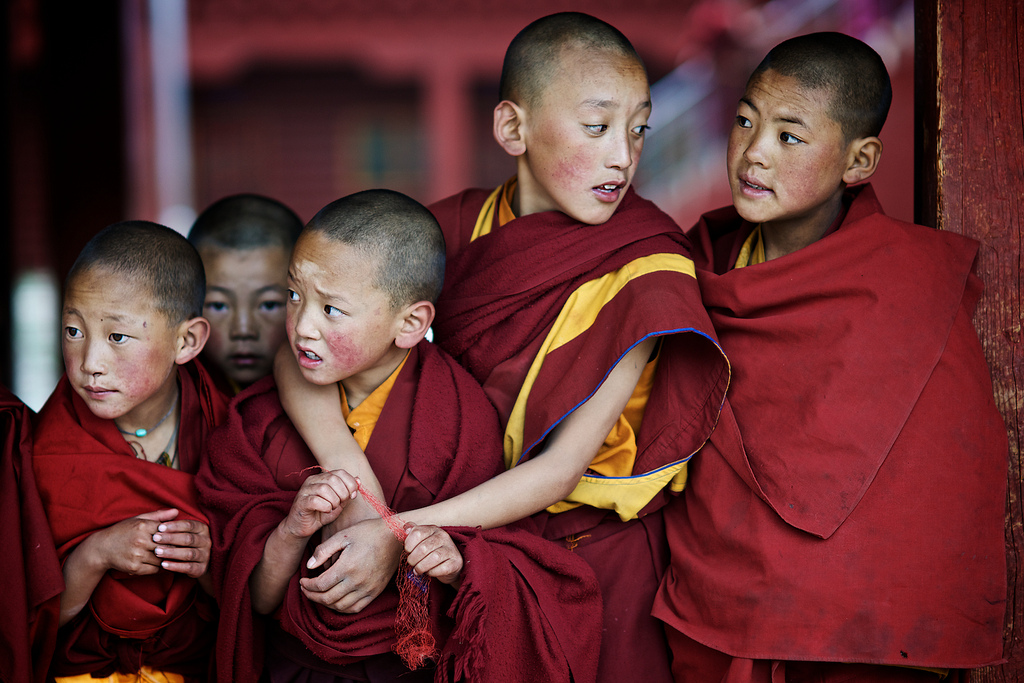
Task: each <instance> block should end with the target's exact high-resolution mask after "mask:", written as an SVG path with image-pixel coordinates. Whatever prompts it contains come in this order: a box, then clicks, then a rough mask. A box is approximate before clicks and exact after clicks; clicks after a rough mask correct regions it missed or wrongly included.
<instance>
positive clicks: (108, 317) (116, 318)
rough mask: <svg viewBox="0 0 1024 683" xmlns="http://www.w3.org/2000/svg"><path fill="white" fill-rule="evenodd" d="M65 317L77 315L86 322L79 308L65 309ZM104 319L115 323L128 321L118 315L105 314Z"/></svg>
mask: <svg viewBox="0 0 1024 683" xmlns="http://www.w3.org/2000/svg"><path fill="white" fill-rule="evenodd" d="M64 315H77V316H78V317H79V318H81V319H82V320H85V316H84V315H82V312H81V311H80V310H78V309H77V308H65V309H64ZM103 318H104V319H106V320H113V321H114V322H115V323H123V322H126V321H127V318H125V317H124V316H121V315H118V314H116V313H104V314H103Z"/></svg>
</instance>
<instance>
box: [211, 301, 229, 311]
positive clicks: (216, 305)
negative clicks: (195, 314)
mask: <svg viewBox="0 0 1024 683" xmlns="http://www.w3.org/2000/svg"><path fill="white" fill-rule="evenodd" d="M206 310H208V311H212V312H214V313H222V312H224V311H226V310H228V305H227V304H226V303H225V302H223V301H207V302H206Z"/></svg>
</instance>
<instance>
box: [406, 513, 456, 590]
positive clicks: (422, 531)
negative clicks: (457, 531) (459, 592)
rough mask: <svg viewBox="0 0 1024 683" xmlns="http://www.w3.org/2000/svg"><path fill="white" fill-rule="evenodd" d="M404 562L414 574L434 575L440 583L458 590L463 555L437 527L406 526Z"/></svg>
mask: <svg viewBox="0 0 1024 683" xmlns="http://www.w3.org/2000/svg"><path fill="white" fill-rule="evenodd" d="M405 530H406V533H407V534H408V535H407V536H406V537H405V552H407V553H409V557H408V558H407V561H408V562H409V566H410V567H412V570H413V572H415V573H416V574H426V575H427V576H433V577H434V578H435V579H437V580H438V581H440V582H441V583H446V584H448V585H450V586H455V587H456V588H457V587H458V584H459V575H460V574H461V573H462V553H460V552H459V549H458V548H456V547H455V542H454V541H453V540H452V537H451V536H449V535H448V533H447V532H446V531H445V530H444V529H442V528H440V527H436V526H416V525H414V524H407V525H406V526H405Z"/></svg>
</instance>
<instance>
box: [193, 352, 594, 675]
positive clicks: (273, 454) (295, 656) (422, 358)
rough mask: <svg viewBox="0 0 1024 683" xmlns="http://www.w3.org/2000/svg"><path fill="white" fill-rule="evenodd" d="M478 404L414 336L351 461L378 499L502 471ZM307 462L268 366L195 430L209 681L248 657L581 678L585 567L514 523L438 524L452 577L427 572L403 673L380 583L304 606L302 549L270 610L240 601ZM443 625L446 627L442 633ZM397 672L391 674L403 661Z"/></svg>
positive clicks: (492, 427)
mask: <svg viewBox="0 0 1024 683" xmlns="http://www.w3.org/2000/svg"><path fill="white" fill-rule="evenodd" d="M499 444H500V437H499V432H498V423H497V418H496V416H495V414H494V409H493V407H492V406H491V405H490V404H489V403H488V401H487V398H486V397H485V396H484V395H483V392H481V390H480V387H479V385H477V384H476V382H474V381H473V379H472V378H471V377H470V376H469V375H468V373H466V372H465V370H463V369H462V368H461V367H459V365H458V364H457V363H455V361H453V360H452V359H451V358H450V357H448V356H447V355H446V354H443V353H442V352H440V351H439V350H438V349H437V348H436V347H434V346H432V345H431V344H429V343H427V342H422V343H420V344H419V345H418V346H417V347H415V348H414V349H412V350H411V352H410V355H409V357H408V359H407V360H406V362H405V365H404V366H403V368H402V369H401V371H400V372H399V374H398V376H397V378H396V379H395V384H394V386H393V388H392V389H391V393H390V394H389V396H388V399H387V402H386V403H385V405H384V408H383V410H382V411H381V414H380V417H379V419H378V421H377V425H376V427H375V428H374V431H373V435H372V436H371V438H370V441H369V443H368V444H367V448H366V457H367V459H368V460H369V462H370V465H371V466H372V467H373V470H374V472H375V474H376V475H377V478H378V480H379V481H380V484H381V487H382V489H383V491H384V495H385V499H386V500H385V502H386V503H387V504H388V506H389V507H391V509H393V510H397V511H399V512H401V511H402V510H411V509H416V508H420V507H423V506H426V505H430V504H431V503H434V502H436V501H439V500H443V499H445V498H449V497H451V496H453V495H456V494H458V493H460V492H462V491H465V490H468V489H470V488H472V487H474V486H476V485H478V484H480V483H482V482H484V481H486V480H487V479H489V478H491V477H493V476H494V475H495V474H497V473H498V472H499V471H500V470H501V455H500V450H499V448H500V446H499ZM317 470H318V468H317V467H316V461H315V459H314V458H313V456H312V454H311V453H310V452H309V450H308V449H307V448H306V446H305V444H304V443H303V442H302V440H301V438H300V437H299V435H298V433H297V432H296V431H295V428H294V427H293V426H292V424H291V422H290V421H289V420H288V418H287V416H286V415H285V413H284V410H283V408H282V407H281V404H280V401H279V399H278V396H277V389H276V387H275V386H274V384H273V382H272V380H271V379H270V378H268V379H265V380H262V381H260V382H258V383H257V384H255V385H253V386H252V387H250V388H249V389H247V390H245V391H243V392H242V393H241V394H239V396H238V398H237V399H236V401H235V402H234V403H233V404H232V410H231V412H230V414H229V416H228V420H227V423H226V424H225V426H224V427H223V428H222V429H220V430H218V431H217V432H216V433H215V434H214V436H213V438H212V439H211V440H210V443H209V446H208V458H207V461H206V462H204V465H203V469H202V470H201V472H200V475H199V479H198V486H199V491H200V496H201V499H202V502H203V506H204V508H205V509H206V510H207V512H208V513H209V514H210V517H211V520H212V521H213V525H212V527H213V529H214V531H215V534H214V548H213V558H212V560H211V568H212V572H213V578H214V583H215V586H216V589H217V591H218V594H219V598H220V605H221V624H220V640H219V642H218V651H217V666H218V678H219V680H221V681H237V680H255V679H256V677H257V676H258V673H259V671H260V669H261V668H262V666H263V660H264V655H265V652H264V650H265V648H266V649H269V650H270V651H271V653H272V654H268V655H266V656H267V667H268V668H269V667H271V666H273V667H274V668H275V670H279V671H284V670H290V671H293V672H294V671H295V670H296V669H298V668H302V667H305V668H308V669H310V670H314V671H322V672H331V673H333V674H335V675H337V676H339V677H347V678H354V679H360V678H363V679H364V680H365V679H368V680H391V679H392V677H393V676H396V675H399V674H402V676H403V678H402V680H422V679H423V677H424V676H425V677H426V679H427V680H430V679H431V678H436V680H452V677H454V676H465V677H467V680H486V681H523V680H569V677H570V676H572V678H573V680H576V681H588V680H593V678H594V669H595V664H594V662H593V661H592V657H591V656H590V655H591V653H592V652H593V651H594V650H596V648H597V647H598V643H599V642H600V613H601V603H600V594H599V592H598V588H597V584H596V581H595V579H594V577H593V574H592V572H591V571H590V569H589V567H587V566H586V564H585V563H583V562H581V561H579V560H578V559H577V558H575V557H573V556H572V554H571V553H568V552H566V551H564V550H562V549H560V548H559V547H558V546H556V545H554V544H551V543H549V542H547V541H545V540H543V539H542V538H540V537H539V535H537V534H536V533H531V532H530V531H528V530H527V527H526V526H525V525H524V526H523V527H522V528H517V529H512V528H509V527H506V528H502V529H494V530H490V531H483V532H481V531H479V530H473V529H450V530H449V532H450V533H451V534H452V536H453V538H454V539H455V540H456V542H457V543H458V544H459V547H460V549H461V551H462V553H463V557H464V561H465V569H464V573H463V584H462V586H461V588H460V590H459V591H458V593H457V594H456V595H454V599H453V597H452V595H451V594H452V592H453V591H452V590H451V589H449V588H447V587H444V586H442V585H441V584H440V583H439V582H436V581H430V582H429V585H430V589H429V591H430V592H429V603H428V604H429V609H430V616H431V622H432V630H433V632H434V635H435V638H436V639H437V642H438V643H439V645H440V647H441V654H440V662H439V663H438V666H437V668H436V670H433V671H432V670H430V669H427V670H425V671H424V670H419V671H418V672H417V674H418V675H419V676H418V677H417V674H410V673H409V672H408V670H405V669H404V668H403V667H401V665H400V663H399V662H398V661H397V659H396V657H395V655H393V654H390V653H391V652H392V649H393V647H394V645H395V610H396V608H397V605H398V593H397V589H396V588H395V586H394V584H392V585H391V586H389V587H388V588H387V589H386V590H385V591H384V592H383V593H381V594H380V595H379V596H378V597H377V598H376V599H375V600H374V601H373V602H372V603H371V604H370V605H369V606H368V607H367V608H365V609H364V610H363V611H361V612H360V613H358V614H354V615H350V614H340V613H337V612H334V611H332V610H330V609H327V608H324V607H322V606H319V605H316V604H315V603H313V602H311V601H309V600H308V599H307V598H305V597H304V596H303V595H302V593H301V591H300V589H299V583H298V582H299V579H300V578H301V577H302V576H311V575H313V572H315V571H318V570H313V571H310V570H308V569H306V567H305V560H306V559H308V557H309V556H310V555H311V553H312V551H313V549H315V547H316V545H317V543H318V542H319V537H318V536H314V537H313V538H312V539H311V541H310V543H309V545H308V547H307V554H306V556H305V558H304V560H303V562H302V563H301V566H300V570H299V572H297V573H296V575H295V576H294V577H293V578H292V581H291V584H290V585H289V587H288V591H287V593H286V596H285V599H284V602H283V604H282V606H281V607H280V608H279V609H278V611H277V613H276V614H275V615H274V618H273V619H272V620H271V619H264V618H262V617H259V616H257V615H255V614H254V613H253V612H252V609H251V598H250V593H249V577H250V575H251V574H252V571H253V569H254V568H255V567H256V565H257V563H258V562H259V560H260V558H261V557H262V555H263V548H264V545H265V543H266V540H267V537H268V536H269V535H270V533H271V532H272V531H273V530H274V529H275V528H276V527H277V525H278V524H279V523H280V521H281V520H282V519H283V518H284V517H285V516H287V515H288V513H289V510H290V509H291V505H292V500H293V499H294V497H295V494H296V492H297V491H298V490H299V488H300V487H301V485H302V483H303V481H304V480H305V478H306V477H307V476H309V475H310V474H312V473H313V472H315V471H317ZM453 629H454V630H453ZM403 672H404V673H403Z"/></svg>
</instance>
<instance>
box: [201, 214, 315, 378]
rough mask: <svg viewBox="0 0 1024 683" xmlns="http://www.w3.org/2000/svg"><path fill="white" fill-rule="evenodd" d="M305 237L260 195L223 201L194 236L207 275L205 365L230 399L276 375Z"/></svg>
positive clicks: (299, 224)
mask: <svg viewBox="0 0 1024 683" xmlns="http://www.w3.org/2000/svg"><path fill="white" fill-rule="evenodd" d="M300 232H302V221H301V220H299V217H298V216H296V215H295V212H294V211H292V210H291V209H289V208H288V207H287V206H285V205H284V204H282V203H281V202H279V201H276V200H274V199H271V198H270V197H263V196H260V195H256V194H236V195H231V196H229V197H224V198H223V199H219V200H217V201H216V202H214V203H213V204H211V205H210V206H208V207H207V208H206V209H204V210H203V212H202V213H201V214H199V216H198V218H196V222H195V223H193V224H192V229H191V230H189V233H188V241H189V242H191V243H192V246H194V247H195V248H196V249H197V250H198V251H199V255H200V256H201V257H202V258H203V268H204V270H205V271H206V301H205V303H204V304H203V316H204V317H205V318H206V319H207V320H209V321H210V340H209V341H208V342H207V343H206V346H204V347H203V353H202V360H203V362H204V363H206V367H208V368H209V369H210V374H211V375H213V377H214V379H215V380H216V381H217V383H218V386H220V387H221V388H222V390H223V391H225V392H226V393H228V394H229V395H231V396H233V395H235V394H237V393H238V392H239V391H241V390H242V389H244V388H245V387H247V386H249V385H250V384H252V383H254V382H255V381H257V380H259V379H262V378H263V377H266V376H267V375H269V374H270V373H271V372H272V371H273V369H274V354H275V353H277V349H278V347H280V346H281V344H283V343H284V341H285V331H284V307H285V303H286V294H287V290H288V287H287V284H286V282H285V278H286V277H287V274H288V259H289V258H291V255H292V247H294V246H295V240H296V239H298V237H299V233H300Z"/></svg>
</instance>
